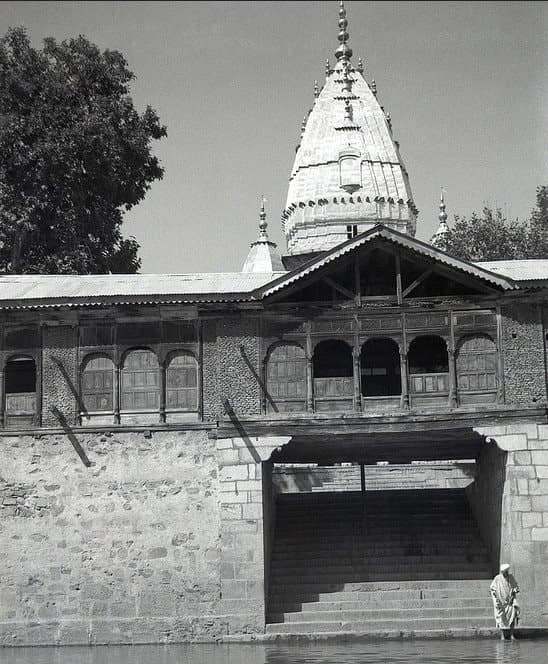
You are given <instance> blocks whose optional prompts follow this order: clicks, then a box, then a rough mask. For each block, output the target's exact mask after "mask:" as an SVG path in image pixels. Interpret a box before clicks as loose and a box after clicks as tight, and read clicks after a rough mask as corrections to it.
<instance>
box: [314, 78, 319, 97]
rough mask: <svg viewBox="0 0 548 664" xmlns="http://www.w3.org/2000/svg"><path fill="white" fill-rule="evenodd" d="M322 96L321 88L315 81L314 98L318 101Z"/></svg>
mask: <svg viewBox="0 0 548 664" xmlns="http://www.w3.org/2000/svg"><path fill="white" fill-rule="evenodd" d="M319 96H320V86H319V85H318V81H314V98H315V99H317V98H318V97H319Z"/></svg>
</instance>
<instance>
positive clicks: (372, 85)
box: [369, 79, 377, 97]
mask: <svg viewBox="0 0 548 664" xmlns="http://www.w3.org/2000/svg"><path fill="white" fill-rule="evenodd" d="M369 87H370V88H371V92H372V93H373V94H374V95H375V97H376V96H377V84H376V83H375V79H373V80H372V81H371V85H370V86H369Z"/></svg>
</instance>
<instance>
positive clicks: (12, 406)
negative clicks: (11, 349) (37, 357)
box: [4, 355, 36, 428]
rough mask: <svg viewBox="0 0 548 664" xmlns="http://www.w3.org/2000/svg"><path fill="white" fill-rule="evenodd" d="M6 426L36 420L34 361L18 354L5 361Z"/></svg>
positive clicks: (30, 422)
mask: <svg viewBox="0 0 548 664" xmlns="http://www.w3.org/2000/svg"><path fill="white" fill-rule="evenodd" d="M4 389H5V423H6V426H7V427H12V428H13V427H18V426H25V425H32V424H34V423H35V420H36V362H35V361H34V359H33V358H32V357H28V356H27V355H20V356H14V357H11V358H10V359H9V360H8V361H7V362H6V368H5V372H4Z"/></svg>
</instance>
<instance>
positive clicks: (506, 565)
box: [500, 563, 510, 572]
mask: <svg viewBox="0 0 548 664" xmlns="http://www.w3.org/2000/svg"><path fill="white" fill-rule="evenodd" d="M509 569H510V565H509V564H508V563H502V565H501V566H500V571H501V572H507V571H508V570H509Z"/></svg>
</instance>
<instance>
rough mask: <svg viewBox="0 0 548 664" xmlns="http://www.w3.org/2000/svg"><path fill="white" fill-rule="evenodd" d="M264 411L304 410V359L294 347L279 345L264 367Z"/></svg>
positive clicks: (300, 351)
mask: <svg viewBox="0 0 548 664" xmlns="http://www.w3.org/2000/svg"><path fill="white" fill-rule="evenodd" d="M266 386H267V409H268V410H269V411H270V412H282V413H283V412H295V411H304V410H306V356H305V352H304V350H303V349H302V348H301V346H299V345H297V344H279V345H277V346H275V347H274V348H273V349H272V350H271V351H270V354H269V356H268V362H267V365H266Z"/></svg>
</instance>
